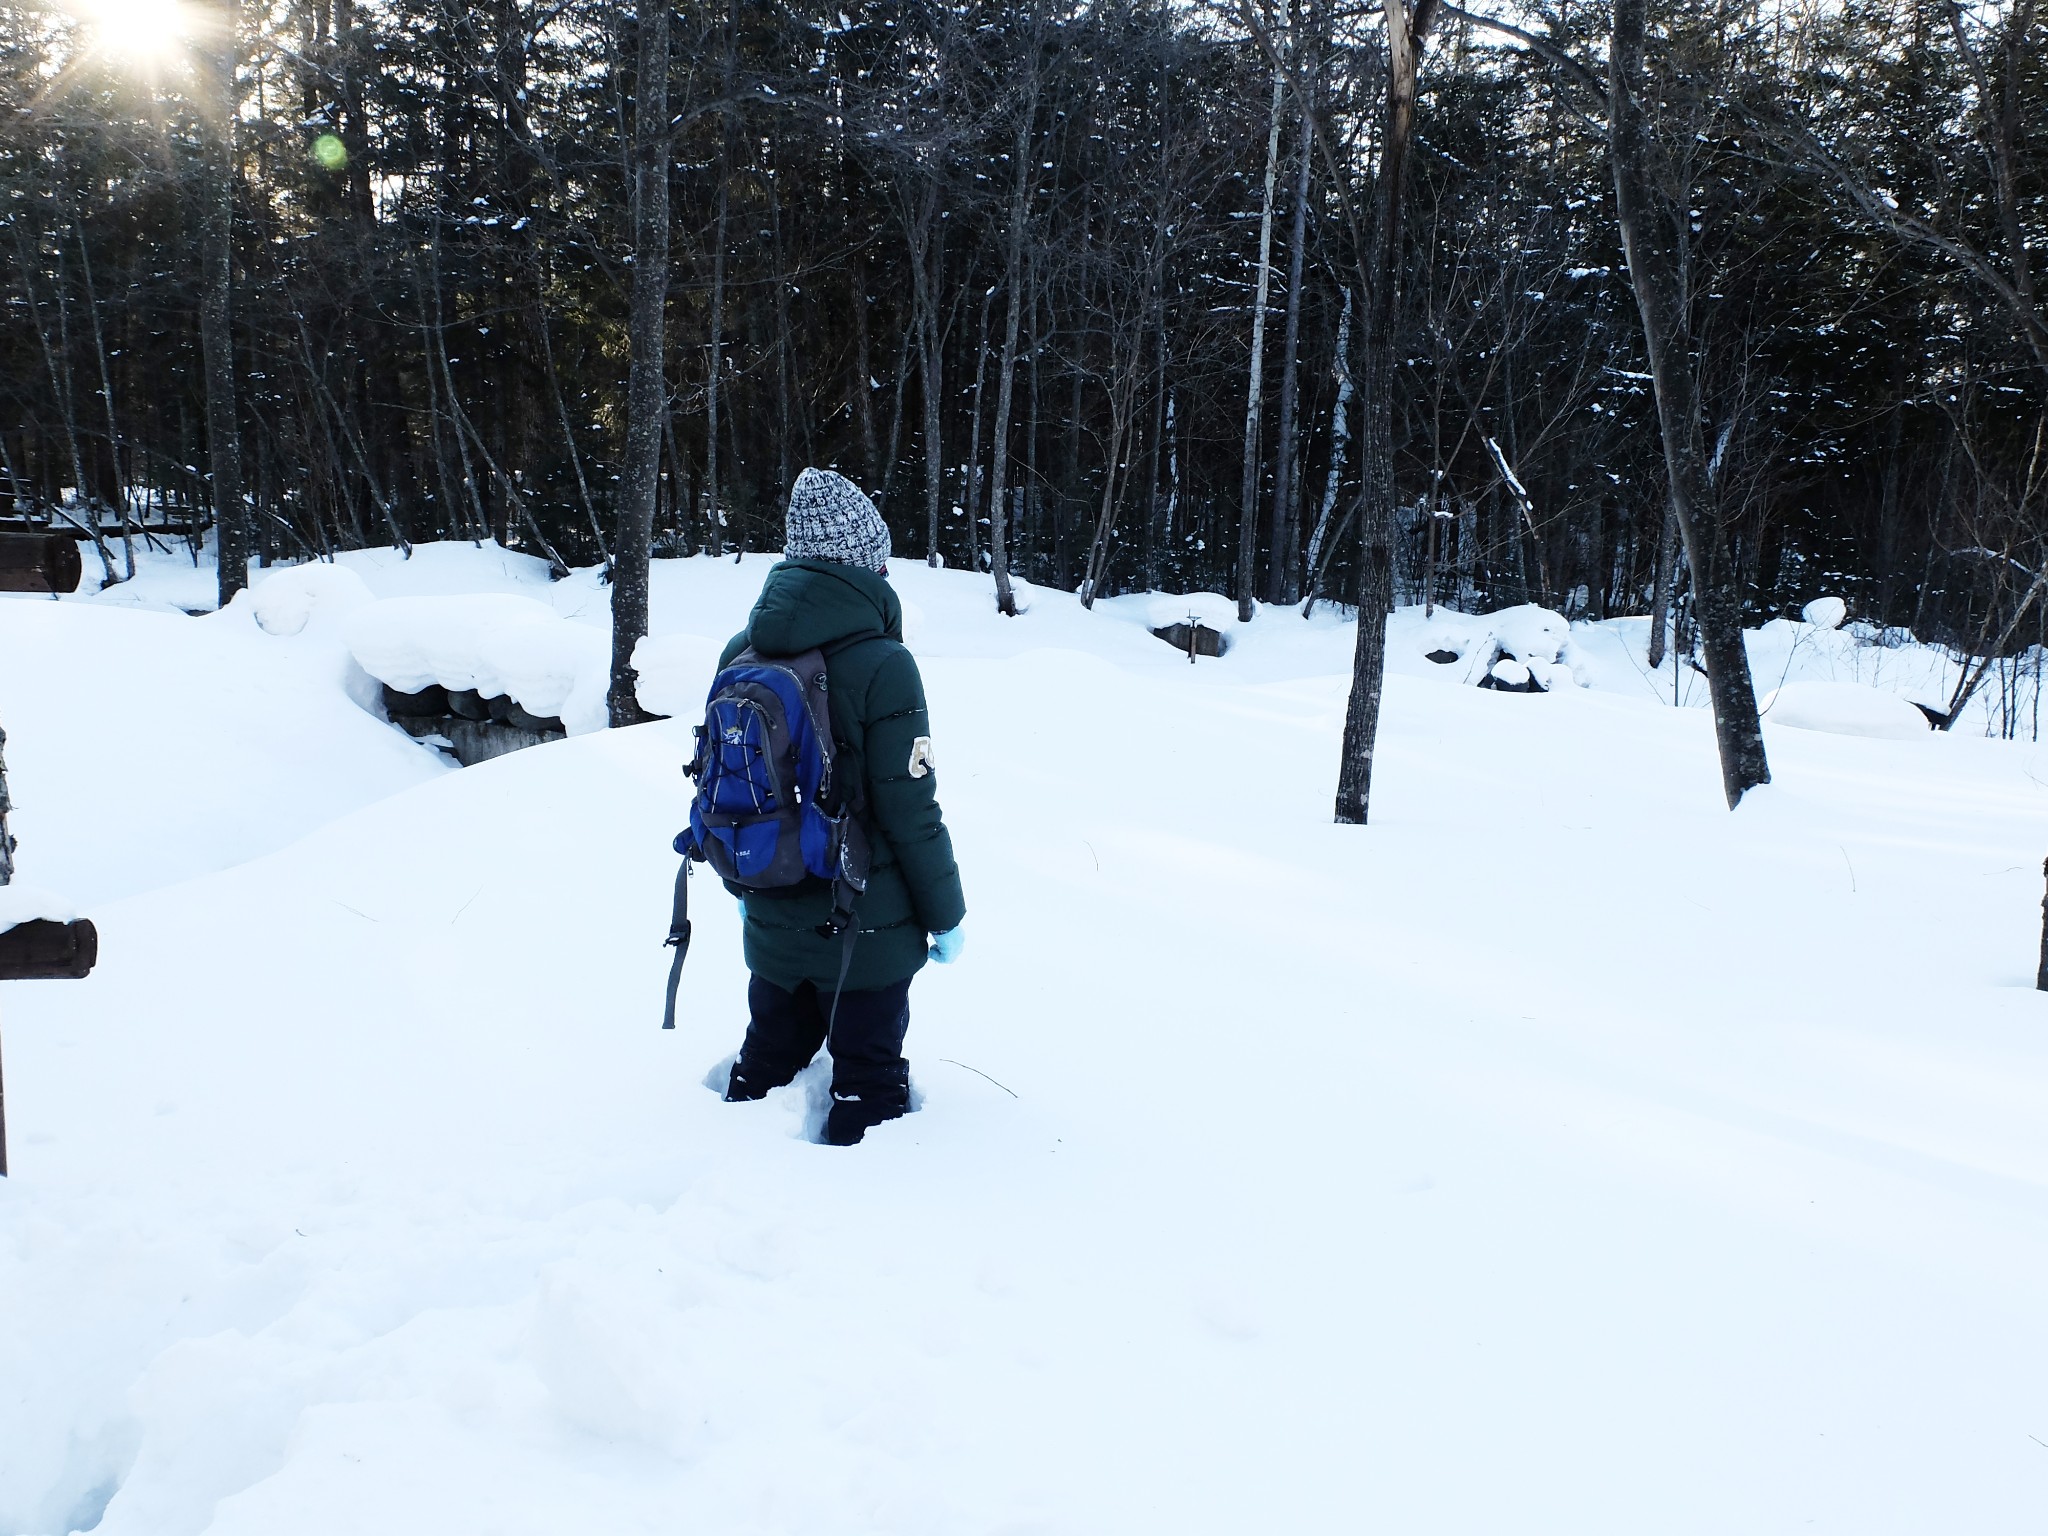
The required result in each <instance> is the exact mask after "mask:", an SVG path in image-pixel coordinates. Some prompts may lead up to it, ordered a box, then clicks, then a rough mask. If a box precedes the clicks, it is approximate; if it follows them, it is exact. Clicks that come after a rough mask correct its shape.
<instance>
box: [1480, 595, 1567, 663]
mask: <svg viewBox="0 0 2048 1536" xmlns="http://www.w3.org/2000/svg"><path fill="white" fill-rule="evenodd" d="M1486 623H1487V626H1488V627H1489V628H1490V629H1492V631H1493V637H1494V639H1495V640H1497V641H1499V642H1500V648H1501V649H1502V650H1503V651H1505V652H1507V654H1508V655H1510V656H1512V657H1514V658H1515V660H1517V661H1521V662H1538V661H1540V662H1546V663H1548V662H1555V661H1556V660H1557V659H1558V655H1559V653H1560V652H1561V651H1563V649H1564V647H1565V645H1566V644H1567V643H1568V642H1569V641H1570V640H1571V637H1572V626H1571V622H1570V621H1569V620H1568V619H1566V618H1565V616H1564V615H1563V614H1561V613H1554V612H1552V611H1551V610H1550V609H1548V608H1540V607H1538V606H1537V605H1536V604H1534V603H1523V604H1521V605H1520V606H1519V607H1516V608H1503V609H1501V610H1500V611H1499V612H1498V613H1489V614H1488V615H1487V616H1486Z"/></svg>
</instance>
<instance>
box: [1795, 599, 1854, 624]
mask: <svg viewBox="0 0 2048 1536" xmlns="http://www.w3.org/2000/svg"><path fill="white" fill-rule="evenodd" d="M1799 616H1800V617H1801V618H1802V619H1804V620H1806V622H1807V623H1809V624H1811V625H1813V626H1814V627H1815V628H1816V629H1840V628H1841V627H1842V621H1843V620H1844V619H1846V618H1848V617H1849V605H1848V604H1847V603H1845V602H1843V601H1842V600H1841V599H1840V598H1839V597H1816V598H1815V599H1814V600H1813V601H1812V602H1810V603H1808V604H1807V605H1806V606H1805V607H1804V608H1802V609H1800V610H1799Z"/></svg>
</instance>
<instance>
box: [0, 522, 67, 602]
mask: <svg viewBox="0 0 2048 1536" xmlns="http://www.w3.org/2000/svg"><path fill="white" fill-rule="evenodd" d="M84 577H85V561H84V560H83V559H82V558H81V557H80V555H79V553H78V541H77V540H75V539H73V538H72V537H71V536H70V535H68V534H62V533H0V592H48V593H50V594H51V595H52V596H55V595H56V594H57V593H59V592H76V591H77V590H78V584H79V582H80V581H82V580H83V579H84Z"/></svg>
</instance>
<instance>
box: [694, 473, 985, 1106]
mask: <svg viewBox="0 0 2048 1536" xmlns="http://www.w3.org/2000/svg"><path fill="white" fill-rule="evenodd" d="M888 568H889V530H888V527H887V525H886V524H884V523H883V521H882V516H881V514H880V513H879V512H877V511H876V510H875V506H874V503H873V502H871V501H869V500H868V498H867V497H866V496H864V495H863V494H862V493H861V491H860V488H859V487H858V486H856V485H854V483H853V482H852V481H850V480H848V479H846V478H845V477H844V476H843V475H838V474H835V473H833V472H832V471H831V470H827V469H806V470H805V471H804V472H803V473H802V474H800V475H798V476H797V480H796V484H795V485H794V486H793V487H792V488H791V490H790V493H789V511H788V518H787V545H786V548H785V551H784V557H783V560H782V562H781V563H780V564H779V565H777V566H776V567H775V568H774V569H773V570H771V571H769V573H768V580H767V582H766V584H765V585H764V586H763V587H762V589H761V596H760V600H759V601H758V602H756V603H755V604H754V611H753V613H752V615H751V616H750V617H749V618H748V621H747V627H746V629H745V630H744V631H743V632H742V633H740V634H738V635H735V636H734V637H733V639H732V641H731V642H730V643H729V644H728V645H727V646H726V648H725V653H724V655H723V656H721V657H720V658H719V663H718V664H719V667H720V669H721V670H722V669H724V668H725V667H727V666H729V665H731V664H732V661H733V658H734V657H736V656H738V655H739V654H740V653H741V652H742V651H744V650H746V649H747V648H748V647H749V646H751V647H752V648H753V650H754V652H755V653H756V654H757V655H760V656H764V657H784V656H795V655H798V654H800V653H802V652H805V651H810V650H813V649H816V650H818V651H820V652H822V653H823V655H824V657H825V674H826V689H827V697H828V698H829V701H830V714H831V720H832V736H833V743H834V748H833V750H834V753H835V755H836V758H837V761H838V763H839V765H840V766H839V767H838V768H837V769H836V774H837V777H838V779H839V782H840V783H842V784H848V783H850V784H856V785H860V786H861V787H862V789H863V790H864V794H863V795H860V796H857V797H856V798H855V799H854V800H853V802H852V803H853V804H854V805H855V806H856V807H857V808H858V809H859V813H860V814H859V820H860V822H861V824H862V827H863V829H864V830H865V831H866V833H867V835H868V840H869V845H870V854H871V862H870V867H869V872H868V879H867V888H866V889H865V891H863V892H862V893H861V895H860V897H859V900H858V902H857V904H856V906H855V908H854V915H853V929H854V932H853V943H852V947H851V949H850V950H847V949H845V947H844V946H843V944H842V941H841V940H840V939H839V938H835V937H831V936H830V934H829V929H830V923H831V918H832V894H833V893H832V889H831V887H830V885H829V884H828V883H827V882H825V881H822V880H817V879H810V880H806V881H805V882H803V883H802V884H800V885H795V886H790V887H786V888H784V889H781V890H765V891H764V890H742V889H741V888H740V887H738V886H734V885H730V884H729V885H728V887H727V888H728V889H730V890H732V891H733V893H734V894H735V895H737V896H740V897H741V898H742V901H741V908H740V910H741V914H742V917H743V923H742V927H743V931H744V942H745V952H746V960H747V969H748V970H749V971H750V972H752V973H753V975H752V980H751V981H750V982H749V984H748V987H747V1006H748V1012H749V1015H750V1018H749V1022H748V1025H747V1036H746V1041H745V1043H744V1044H743V1045H742V1046H741V1047H740V1053H739V1056H738V1057H737V1059H735V1060H734V1062H733V1064H732V1073H731V1076H730V1078H729V1080H728V1081H727V1084H726V1089H725V1097H726V1099H727V1101H728V1102H733V1101H739V1100H747V1099H758V1098H761V1097H763V1096H764V1095H765V1094H767V1093H768V1092H770V1091H771V1090H773V1089H776V1088H780V1087H782V1086H783V1085H785V1084H786V1083H788V1082H789V1081H790V1080H791V1079H793V1078H794V1077H795V1076H796V1075H797V1074H798V1073H799V1072H801V1071H803V1069H804V1068H805V1067H806V1066H808V1065H809V1064H810V1062H811V1059H812V1058H813V1057H814V1056H816V1055H817V1053H818V1047H819V1046H820V1045H824V1046H826V1047H828V1048H829V1049H830V1051H831V1053H832V1107H831V1110H830V1112H829V1114H828V1116H827V1119H826V1122H825V1140H826V1141H827V1142H828V1143H830V1144H832V1145H834V1146H850V1145H852V1144H853V1143H855V1142H858V1141H859V1140H860V1139H861V1137H862V1136H863V1135H864V1134H866V1132H867V1131H868V1130H869V1129H870V1128H871V1127H873V1126H876V1125H879V1124H880V1123H882V1122H883V1121H885V1120H893V1119H895V1118H896V1117H897V1116H899V1115H901V1114H903V1113H904V1112H905V1111H906V1110H907V1109H908V1108H909V1104H910V1067H909V1064H908V1063H907V1062H906V1061H905V1060H904V1058H903V1037H904V1033H905V1031H906V1030H907V1029H908V1028H909V1025H910V1001H909V1000H910V983H911V979H912V978H913V977H914V976H916V974H917V973H918V971H919V970H921V969H922V968H923V966H924V963H925V961H926V960H927V959H932V960H937V961H939V962H940V963H941V964H946V963H950V962H951V961H953V960H954V959H956V958H957V957H958V956H959V954H960V947H961V943H962V938H961V932H960V924H961V920H962V919H963V918H964V917H965V916H966V911H967V908H966V904H965V901H964V900H963V898H962V896H961V891H960V871H959V867H958V866H957V865H956V864H955V863H954V860H953V841H952V838H951V836H950V835H949V834H948V833H947V831H946V823H945V820H944V818H943V817H942V816H941V814H940V811H939V800H938V776H937V773H936V772H935V770H934V767H933V762H932V738H931V726H930V724H929V722H928V720H927V718H926V715H925V699H924V681H923V679H922V678H921V677H920V676H919V674H918V670H917V662H916V661H915V659H913V658H912V656H911V654H910V651H909V650H908V648H907V647H905V645H904V644H903V605H902V603H900V602H899V601H898V600H897V597H896V593H895V591H894V590H893V589H892V588H891V587H890V585H889V580H888V575H889V569H888ZM842 975H843V976H844V983H843V985H841V977H842ZM828 1024H829V1035H830V1038H829V1039H828V1038H827V1035H828Z"/></svg>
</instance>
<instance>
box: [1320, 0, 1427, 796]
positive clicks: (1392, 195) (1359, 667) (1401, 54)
mask: <svg viewBox="0 0 2048 1536" xmlns="http://www.w3.org/2000/svg"><path fill="white" fill-rule="evenodd" d="M1381 9H1382V11H1383V12H1384V14H1385V16H1386V21H1387V109H1386V123H1385V128H1384V131H1383V133H1382V136H1381V141H1380V172H1379V185H1378V191H1379V216H1378V218H1377V220H1376V221H1375V222H1374V226H1373V242H1372V252H1371V267H1370V271H1369V273H1368V274H1366V275H1367V278H1368V297H1369V303H1370V308H1368V309H1367V311H1366V322H1365V411H1364V425H1363V430H1362V431H1361V432H1360V434H1359V445H1358V460H1359V472H1360V479H1361V485H1360V503H1361V510H1362V514H1363V515H1362V519H1361V524H1360V529H1359V534H1360V539H1359V543H1360V549H1359V561H1358V641H1357V647H1356V649H1355V650H1354V652H1353V653H1352V658H1351V695H1350V697H1349V699H1347V700H1346V702H1345V709H1344V748H1343V757H1342V759H1341V761H1340V762H1339V764H1338V769H1337V808H1336V811H1337V820H1338V821H1339V822H1340V823H1344V824H1348V825H1356V826H1363V825H1364V824H1365V819H1366V812H1367V809H1368V806H1369V803H1370V801H1371V796H1372V760H1373V749H1374V746H1375V744H1376V742H1377V740H1378V737H1379V727H1380V691H1381V688H1382V686H1383V684H1384V682H1385V678H1386V668H1387V610H1388V609H1389V608H1390V607H1391V606H1392V604H1393V599H1394V550H1393V543H1394V401H1393V391H1394V344H1395V341H1396V332H1397V324H1398V322H1399V319H1400V314H1401V239H1402V228H1401V215H1402V210H1403V205H1404V203H1405V198H1404V196H1403V194H1404V192H1405V191H1406V188H1407V180H1408V150H1409V147H1410V145H1411V143H1412V141H1413V139H1414V136H1415V82H1416V75H1417V73H1418V70H1419V67H1420V63H1421V54H1422V41H1423V38H1424V37H1425V36H1426V35H1427V33H1428V30H1429V22H1430V16H1431V13H1432V11H1433V10H1434V9H1435V0H1417V3H1416V6H1415V9H1414V11H1413V12H1410V10H1409V9H1408V3H1407V0H1382V5H1381Z"/></svg>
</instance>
